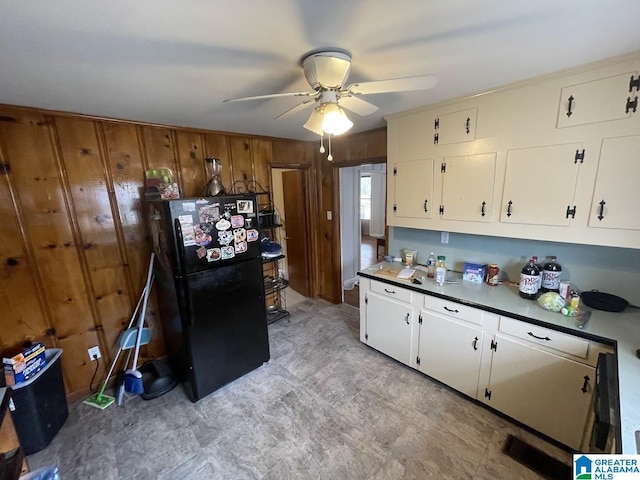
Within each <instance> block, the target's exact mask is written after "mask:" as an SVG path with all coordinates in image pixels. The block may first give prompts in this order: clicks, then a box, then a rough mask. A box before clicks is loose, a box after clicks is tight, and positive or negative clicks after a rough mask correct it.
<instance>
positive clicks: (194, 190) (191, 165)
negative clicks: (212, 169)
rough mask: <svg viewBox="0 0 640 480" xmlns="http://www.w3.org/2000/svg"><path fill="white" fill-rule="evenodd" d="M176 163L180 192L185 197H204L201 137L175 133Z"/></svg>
mask: <svg viewBox="0 0 640 480" xmlns="http://www.w3.org/2000/svg"><path fill="white" fill-rule="evenodd" d="M176 138H177V142H178V162H179V164H180V172H181V175H180V178H181V180H182V185H181V186H180V191H181V192H182V195H183V196H185V197H199V196H202V195H204V193H205V192H204V190H205V185H206V184H207V181H208V178H207V176H206V174H205V166H204V158H205V157H204V148H203V146H202V135H200V134H199V133H197V132H190V131H180V130H179V131H177V132H176Z"/></svg>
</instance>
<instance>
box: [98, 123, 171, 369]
mask: <svg viewBox="0 0 640 480" xmlns="http://www.w3.org/2000/svg"><path fill="white" fill-rule="evenodd" d="M101 127H102V129H103V132H104V139H105V144H106V149H107V163H108V167H109V170H110V172H111V178H112V180H113V184H112V189H113V192H114V195H115V198H116V201H117V205H118V215H119V219H120V224H121V226H122V236H123V241H124V243H125V245H124V250H125V257H126V261H127V267H128V270H129V277H130V284H131V288H132V292H133V293H132V298H131V300H132V303H131V304H130V309H129V312H130V315H131V314H132V313H133V309H134V307H135V304H136V303H137V301H138V298H139V297H140V294H141V293H142V289H143V287H144V283H145V280H146V276H147V267H148V266H149V258H150V255H151V245H150V243H149V240H148V233H147V229H146V228H147V227H146V221H145V219H144V215H143V212H142V202H141V196H142V191H143V189H144V170H145V168H144V166H143V160H142V153H141V151H140V143H139V137H138V129H136V127H135V126H133V125H128V124H122V123H110V122H102V124H101ZM160 140H161V141H163V140H162V137H160ZM157 311H158V302H157V299H156V296H155V290H153V291H152V294H151V296H150V297H149V304H148V306H147V314H146V319H145V320H146V322H147V326H148V327H149V328H150V329H151V342H150V343H149V345H147V346H146V347H145V348H144V349H143V351H142V354H143V357H144V358H157V357H159V356H162V355H164V353H165V348H164V340H163V336H162V326H161V325H160V322H159V321H158V320H157ZM128 320H129V318H127V319H126V323H128ZM124 326H126V325H125V323H122V325H121V327H124Z"/></svg>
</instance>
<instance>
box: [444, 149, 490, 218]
mask: <svg viewBox="0 0 640 480" xmlns="http://www.w3.org/2000/svg"><path fill="white" fill-rule="evenodd" d="M440 172H441V173H442V203H441V205H440V208H439V212H440V215H441V218H442V219H443V220H462V221H466V222H489V221H491V212H492V205H493V184H494V178H495V173H496V155H495V153H486V154H480V155H464V156H460V157H445V159H444V161H443V162H442V164H441V166H440Z"/></svg>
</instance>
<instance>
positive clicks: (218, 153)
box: [204, 133, 233, 191]
mask: <svg viewBox="0 0 640 480" xmlns="http://www.w3.org/2000/svg"><path fill="white" fill-rule="evenodd" d="M227 140H228V136H227V135H223V134H220V133H207V134H205V135H204V151H205V157H215V158H219V159H220V164H221V165H222V173H221V174H220V179H221V181H222V185H223V186H224V188H226V189H227V191H229V190H230V189H231V186H232V183H233V182H232V180H231V156H230V154H229V144H228V141H227Z"/></svg>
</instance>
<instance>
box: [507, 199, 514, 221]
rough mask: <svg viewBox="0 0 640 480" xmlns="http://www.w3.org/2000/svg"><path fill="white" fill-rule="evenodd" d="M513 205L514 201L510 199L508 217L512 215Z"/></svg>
mask: <svg viewBox="0 0 640 480" xmlns="http://www.w3.org/2000/svg"><path fill="white" fill-rule="evenodd" d="M512 206H513V202H512V201H511V200H509V203H508V204H507V217H510V216H511V207H512Z"/></svg>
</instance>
